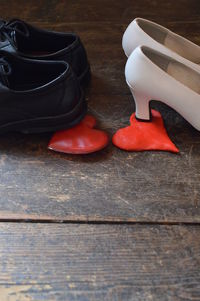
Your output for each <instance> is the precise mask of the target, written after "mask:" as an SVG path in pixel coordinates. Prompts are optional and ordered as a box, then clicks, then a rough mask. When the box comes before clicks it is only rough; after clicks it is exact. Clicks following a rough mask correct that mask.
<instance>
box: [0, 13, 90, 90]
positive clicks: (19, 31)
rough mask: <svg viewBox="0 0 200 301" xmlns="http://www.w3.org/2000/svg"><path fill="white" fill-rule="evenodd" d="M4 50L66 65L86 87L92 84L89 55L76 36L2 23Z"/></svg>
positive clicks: (16, 22)
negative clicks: (65, 63)
mask: <svg viewBox="0 0 200 301" xmlns="http://www.w3.org/2000/svg"><path fill="white" fill-rule="evenodd" d="M0 49H3V50H6V51H8V52H12V53H17V54H18V55H20V56H23V57H27V58H31V59H37V60H56V61H58V60H59V61H60V60H61V61H65V62H67V63H69V64H70V66H71V67H72V69H73V70H74V72H75V74H76V75H77V77H78V79H79V81H80V84H81V85H82V86H83V87H85V86H86V85H87V84H88V83H89V80H90V66H89V63H88V60H87V55H86V51H85V49H84V46H83V44H82V43H81V40H80V38H79V37H78V36H77V35H76V34H74V33H60V32H53V31H47V30H43V29H39V28H36V27H33V26H32V25H30V24H27V23H25V22H24V21H21V20H18V19H13V20H11V21H9V22H7V23H6V22H5V21H3V20H0Z"/></svg>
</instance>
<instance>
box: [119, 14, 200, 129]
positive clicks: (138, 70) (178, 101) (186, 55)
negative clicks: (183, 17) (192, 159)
mask: <svg viewBox="0 0 200 301" xmlns="http://www.w3.org/2000/svg"><path fill="white" fill-rule="evenodd" d="M122 45H123V49H124V52H125V54H126V55H127V57H128V60H127V63H126V67H125V76H126V81H127V84H128V85H129V87H130V90H131V92H132V94H133V97H134V100H135V103H136V117H137V118H138V119H140V120H144V121H147V120H150V117H151V116H150V115H151V113H150V106H149V103H150V101H151V100H158V101H162V102H163V103H165V104H167V105H169V106H170V107H171V108H173V109H174V110H176V111H177V112H178V113H180V114H181V115H182V116H183V117H184V118H185V119H186V120H187V121H188V122H189V123H190V124H191V125H193V126H194V127H195V128H196V129H197V130H200V47H199V46H197V45H196V44H194V43H192V42H190V41H188V40H187V39H185V38H183V37H181V36H179V35H177V34H175V33H173V32H171V31H170V30H168V29H166V28H164V27H162V26H160V25H158V24H156V23H153V22H151V21H148V20H145V19H141V18H137V19H135V20H134V21H133V22H132V23H130V25H129V26H128V27H127V29H126V31H125V33H124V36H123V41H122Z"/></svg>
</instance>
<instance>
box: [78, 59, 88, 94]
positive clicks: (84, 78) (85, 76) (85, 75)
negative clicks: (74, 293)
mask: <svg viewBox="0 0 200 301" xmlns="http://www.w3.org/2000/svg"><path fill="white" fill-rule="evenodd" d="M78 80H79V83H80V86H81V88H83V89H86V88H87V87H88V86H89V83H90V80H91V70H90V65H89V64H88V66H87V68H86V69H85V71H84V72H83V73H82V74H81V76H79V78H78Z"/></svg>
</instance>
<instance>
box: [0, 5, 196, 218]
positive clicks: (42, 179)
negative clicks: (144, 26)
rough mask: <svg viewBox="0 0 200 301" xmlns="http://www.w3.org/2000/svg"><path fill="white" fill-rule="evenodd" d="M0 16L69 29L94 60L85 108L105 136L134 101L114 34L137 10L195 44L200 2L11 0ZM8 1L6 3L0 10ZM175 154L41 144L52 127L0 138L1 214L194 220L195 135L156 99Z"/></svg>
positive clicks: (118, 124)
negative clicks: (85, 152) (77, 150)
mask: <svg viewBox="0 0 200 301" xmlns="http://www.w3.org/2000/svg"><path fill="white" fill-rule="evenodd" d="M0 4H1V14H2V17H4V18H11V17H15V16H19V17H20V18H22V19H24V20H26V21H29V22H33V24H35V25H38V26H44V27H46V28H52V29H56V30H63V31H69V30H70V31H76V32H78V33H79V34H80V36H81V38H82V40H83V41H84V44H85V47H86V49H87V52H88V56H89V59H90V61H91V67H92V73H93V78H92V83H91V88H90V92H89V94H88V96H87V98H88V103H89V107H90V111H91V112H92V113H93V114H94V115H95V116H96V117H97V118H98V120H99V125H100V126H101V127H102V128H104V129H106V130H107V131H108V133H109V135H110V137H111V136H112V134H113V133H114V132H115V131H116V130H117V129H118V128H120V127H122V126H125V125H127V124H128V119H129V116H130V114H131V113H132V111H133V110H134V104H133V100H132V98H131V96H130V92H129V90H128V88H127V86H126V84H125V80H124V64H125V61H126V59H125V56H124V54H123V51H122V49H121V38H122V34H123V31H124V29H125V28H126V26H127V25H128V23H129V22H130V21H131V20H132V19H133V18H135V17H136V16H141V17H145V18H149V19H152V20H154V21H156V22H159V23H161V24H162V25H164V26H168V27H169V28H171V29H172V30H175V31H176V32H177V33H179V34H182V35H184V36H186V37H188V38H190V39H191V40H192V41H194V42H196V43H199V44H200V36H199V32H200V19H199V12H200V2H199V0H192V1H191V0H190V1H189V0H181V1H176V2H175V1H172V0H168V1H158V0H154V1H150V0H141V1H132V0H125V1H116V0H115V1H114V0H109V1H107V0H103V1H93V0H87V2H86V1H83V0H79V1H72V0H71V1H55V0H54V1H53V0H52V1H45V0H41V1H39V2H36V1H33V0H31V1H25V0H20V1H17V2H16V1H11V0H6V1H4V0H1V1H0ZM8 7H9V10H8ZM154 107H156V108H158V109H159V110H160V111H161V112H162V114H163V117H164V120H165V123H166V128H167V130H168V132H169V135H170V137H171V138H172V140H173V141H174V142H175V143H176V145H177V146H178V147H179V148H180V150H181V152H180V154H179V155H172V154H169V153H161V152H145V153H126V152H123V151H120V150H117V149H116V148H115V147H114V146H112V145H111V144H110V145H109V147H108V148H107V149H105V150H103V151H102V152H99V153H97V154H93V155H89V156H70V155H60V154H56V153H53V152H50V151H48V150H47V143H48V140H49V138H50V135H49V134H47V135H28V136H25V135H20V134H13V133H11V134H9V135H6V136H1V137H0V208H1V209H0V219H1V220H9V219H10V220H13V219H16V220H18V219H19V220H55V221H58V220H64V221H70V220H73V221H87V220H89V221H121V222H123V221H132V222H144V221H145V222H158V223H159V222H167V223H171V222H172V223H176V222H185V223H193V222H197V223H198V222H200V134H199V132H197V131H195V130H194V129H193V128H192V127H190V126H189V125H188V124H187V123H186V121H184V120H183V119H182V118H181V117H180V116H179V115H178V114H176V113H175V112H174V111H172V110H170V109H169V108H168V107H166V106H164V105H161V104H158V103H157V104H154Z"/></svg>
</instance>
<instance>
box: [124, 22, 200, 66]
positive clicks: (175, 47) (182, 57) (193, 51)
mask: <svg viewBox="0 0 200 301" xmlns="http://www.w3.org/2000/svg"><path fill="white" fill-rule="evenodd" d="M140 45H144V46H148V47H150V48H152V49H155V50H157V51H159V52H161V53H164V54H166V55H168V56H170V57H173V58H174V59H176V60H178V61H180V62H182V63H184V64H185V65H188V66H189V67H191V68H193V69H196V70H198V71H200V66H199V65H198V64H200V47H199V46H197V45H196V44H194V43H192V42H190V41H189V40H187V39H185V38H183V37H181V36H179V35H177V34H175V33H173V32H172V31H170V30H168V29H167V28H165V27H163V26H160V25H158V24H156V23H154V22H151V21H148V20H145V19H141V18H136V19H135V20H134V21H132V22H131V23H130V24H129V26H128V27H127V29H126V31H125V32H124V35H123V39H122V47H123V49H124V52H125V54H126V56H127V57H128V56H129V55H130V54H131V53H132V51H133V50H134V49H135V48H137V47H138V46H140Z"/></svg>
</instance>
